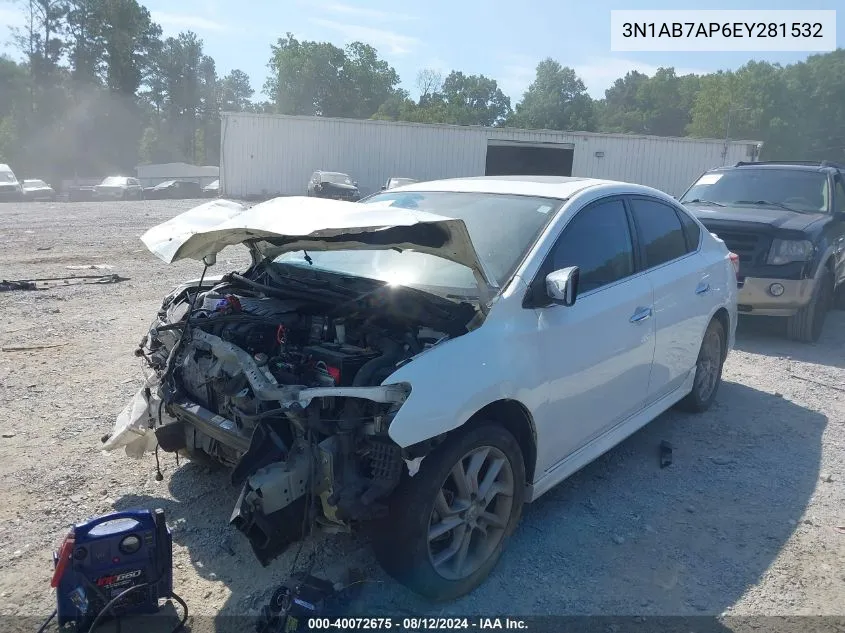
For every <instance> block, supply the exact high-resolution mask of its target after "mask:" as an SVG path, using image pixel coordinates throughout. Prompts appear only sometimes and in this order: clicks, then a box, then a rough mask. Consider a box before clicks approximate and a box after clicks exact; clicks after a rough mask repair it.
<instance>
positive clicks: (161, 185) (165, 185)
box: [155, 180, 176, 189]
mask: <svg viewBox="0 0 845 633" xmlns="http://www.w3.org/2000/svg"><path fill="white" fill-rule="evenodd" d="M175 184H176V181H175V180H165V181H164V182H160V183H158V184H157V185H156V186H155V188H156V189H167V188H168V187H172V186H173V185H175Z"/></svg>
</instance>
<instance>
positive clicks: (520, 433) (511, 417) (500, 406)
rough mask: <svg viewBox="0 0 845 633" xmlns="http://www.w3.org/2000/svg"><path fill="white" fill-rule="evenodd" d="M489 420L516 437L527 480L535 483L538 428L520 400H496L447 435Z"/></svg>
mask: <svg viewBox="0 0 845 633" xmlns="http://www.w3.org/2000/svg"><path fill="white" fill-rule="evenodd" d="M488 422H494V423H495V424H499V425H501V426H502V427H503V428H504V429H505V430H507V431H508V432H509V433H510V434H511V435H513V436H514V438H516V441H517V443H518V444H519V448H520V450H521V451H522V461H523V462H524V464H525V481H526V483H529V484H531V483H533V482H534V471H535V469H536V466H537V429H536V426H535V425H534V418H533V416H532V415H531V412H530V411H529V410H528V407H526V406H525V405H524V404H522V403H521V402H520V401H519V400H514V399H512V398H502V399H500V400H494V401H493V402H491V403H489V404H487V405H485V406H483V407H482V408H481V409H479V410H478V411H476V412H475V413H474V414H472V415H471V416H470V417H469V419H468V420H467V421H466V422H465V423H464V424H462V425H461V426H459V427H458V428H456V429H454V430H452V431H449V432H448V433H447V437H448V436H449V435H451V434H453V433H459V432H464V431H466V430H467V429H470V428H474V427H477V426H479V425H482V424H485V423H488Z"/></svg>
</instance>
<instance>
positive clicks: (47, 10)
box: [14, 0, 67, 85]
mask: <svg viewBox="0 0 845 633" xmlns="http://www.w3.org/2000/svg"><path fill="white" fill-rule="evenodd" d="M20 4H21V5H22V6H23V9H24V12H25V15H26V24H25V26H24V27H23V28H17V29H14V33H15V37H14V39H15V40H16V42H17V45H18V48H19V49H20V50H21V52H22V53H23V54H24V55H26V57H27V61H28V62H29V68H30V73H31V74H32V78H33V80H34V82H35V84H36V85H44V84H45V82H46V81H47V79H48V78H49V77H50V76H51V75H53V74H54V73H55V72H56V71H57V69H58V65H59V60H60V59H61V56H62V53H63V52H64V42H63V41H62V39H61V36H62V34H63V30H64V21H63V20H64V17H65V15H66V14H67V5H66V4H65V2H64V0H22V2H21V3H20Z"/></svg>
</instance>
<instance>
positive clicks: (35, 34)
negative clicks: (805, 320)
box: [0, 0, 845, 179]
mask: <svg viewBox="0 0 845 633" xmlns="http://www.w3.org/2000/svg"><path fill="white" fill-rule="evenodd" d="M16 6H17V7H18V8H19V10H20V11H21V12H22V14H23V16H22V17H23V18H24V19H23V20H22V21H21V22H22V24H23V25H24V26H22V27H20V28H18V29H13V33H12V35H13V36H12V40H13V42H14V43H15V44H16V46H17V48H18V51H19V53H20V58H21V59H22V61H20V62H17V61H13V60H12V59H9V58H7V57H3V56H0V86H2V88H1V89H0V158H1V159H2V161H3V162H9V163H13V164H14V166H15V169H16V170H17V171H18V172H19V173H20V174H21V175H22V176H23V177H26V176H30V177H43V178H53V179H58V178H65V177H69V176H73V175H74V174H76V175H79V176H85V177H91V176H95V177H96V176H103V175H106V174H109V173H118V172H123V173H129V172H131V171H132V169H133V168H134V167H135V165H136V164H137V163H138V162H176V161H187V162H195V163H198V164H218V161H219V158H220V157H219V152H220V112H221V111H235V112H239V111H240V112H260V113H283V114H297V115H309V116H335V117H350V118H359V119H363V118H373V119H380V120H389V121H410V122H417V123H448V124H455V125H481V126H502V125H509V126H518V127H525V128H534V129H540V128H548V129H557V130H573V131H577V130H584V131H589V130H596V131H601V132H617V133H635V134H654V135H666V136H682V135H691V136H698V137H716V138H724V137H726V136H727V137H730V138H734V139H736V138H748V139H759V140H762V141H763V142H764V143H765V146H764V149H763V158H769V159H790V158H791V159H832V160H838V161H843V162H845V50H843V49H838V50H836V51H834V52H831V53H826V54H823V55H813V56H811V57H809V58H808V59H807V60H806V61H804V62H800V63H796V64H792V65H789V66H786V67H781V66H780V65H777V64H770V63H767V62H760V61H754V62H749V63H748V64H746V65H744V66H742V67H741V68H739V69H737V70H735V71H720V72H716V73H712V74H707V75H702V76H696V75H685V76H678V75H677V74H676V72H675V70H674V69H673V68H660V69H658V70H657V71H656V72H655V74H654V75H653V76H647V75H645V74H643V73H639V72H636V71H632V72H629V73H628V74H626V75H625V77H621V78H619V79H617V80H616V81H615V82H614V84H613V85H612V86H611V87H610V88H608V89H607V90H606V91H605V96H604V98H603V99H598V100H594V99H592V98H591V97H590V96H589V95H588V94H587V91H586V88H585V85H584V82H583V81H582V80H581V78H580V77H578V75H577V74H576V72H575V71H574V70H573V69H572V68H569V67H567V66H563V65H561V64H560V63H559V62H558V61H556V60H553V59H545V60H543V61H541V62H540V63H539V64H538V65H537V67H536V74H535V78H534V80H533V81H532V83H531V85H530V86H529V87H528V89H527V90H526V91H525V93H524V95H523V96H522V98H521V100H520V101H519V103H517V104H516V105H514V106H513V107H512V103H511V99H510V98H509V97H508V95H506V94H505V93H504V92H503V91H502V90H501V89H500V88H499V86H498V84H497V82H496V80H495V79H493V78H489V77H485V76H484V75H468V74H464V73H463V72H461V71H458V70H453V71H451V72H450V73H449V74H448V75H446V76H445V78H444V77H443V76H442V75H441V73H440V72H439V71H436V70H433V69H423V70H421V71H420V73H419V75H418V77H417V86H416V87H417V91H416V95H417V96H416V97H415V98H412V96H411V94H410V93H409V92H408V91H407V90H404V89H402V88H400V87H399V86H400V78H399V75H398V74H397V72H396V70H395V69H394V68H393V67H392V66H391V65H390V64H389V63H388V62H387V61H386V60H384V59H382V58H381V57H379V54H378V51H377V50H376V49H375V48H373V47H372V46H370V45H369V44H366V43H363V42H354V43H352V44H349V45H348V46H346V47H344V48H340V47H337V46H335V45H333V44H331V43H329V42H313V41H299V40H297V39H296V38H295V37H294V36H293V35H292V34H290V33H288V34H287V35H285V37H282V38H280V39H279V40H278V41H277V42H276V44H274V45H272V46H271V51H270V52H271V56H270V60H269V63H268V69H269V71H270V72H269V77H268V79H267V81H266V83H265V84H264V87H263V93H264V95H265V96H266V100H262V101H258V100H255V99H254V97H255V91H254V90H253V88H252V86H251V84H250V79H249V77H248V76H247V75H246V73H244V72H243V71H240V70H237V69H236V70H232V71H231V72H229V73H228V74H227V75H225V76H224V77H219V76H218V74H217V69H216V64H215V61H214V60H213V59H212V58H211V57H209V56H208V55H206V54H205V52H204V47H203V42H202V40H201V39H199V38H198V37H197V36H196V35H195V34H194V33H191V32H185V33H180V34H179V35H178V36H176V37H168V38H166V39H165V38H163V37H162V31H161V28H160V27H159V26H158V25H157V24H155V23H154V22H153V21H152V19H151V16H150V13H149V11H148V10H147V9H146V8H145V7H144V6H143V5H142V4H140V3H139V2H138V0H16Z"/></svg>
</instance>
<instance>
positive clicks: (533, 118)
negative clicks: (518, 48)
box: [509, 58, 595, 131]
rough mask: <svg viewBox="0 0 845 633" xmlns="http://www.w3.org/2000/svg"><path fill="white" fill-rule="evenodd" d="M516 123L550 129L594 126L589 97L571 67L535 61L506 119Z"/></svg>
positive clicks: (576, 128)
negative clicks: (533, 72)
mask: <svg viewBox="0 0 845 633" xmlns="http://www.w3.org/2000/svg"><path fill="white" fill-rule="evenodd" d="M509 123H512V124H514V125H516V126H518V127H526V128H541V129H550V130H583V131H590V130H593V129H594V128H595V121H594V112H593V101H592V99H591V98H590V96H589V95H588V94H587V88H586V86H584V82H583V81H581V79H580V78H579V77H578V76H577V75H576V74H575V71H574V70H573V69H572V68H569V67H567V66H561V65H560V63H558V62H556V61H555V60H553V59H550V58H549V59H545V60H543V61H541V62H540V63H539V64H538V65H537V74H536V77H535V79H534V81H533V82H532V83H531V85H530V86H529V87H528V90H527V91H526V92H525V95H524V96H523V98H522V101H521V102H520V103H519V104H517V106H516V111H515V112H514V116H513V117H512V118H511V119H510V121H509Z"/></svg>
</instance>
